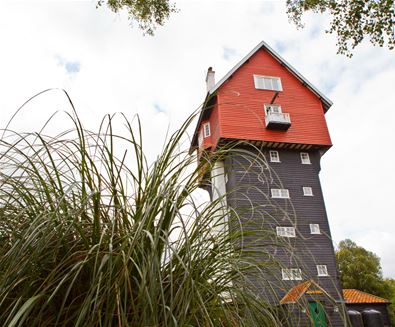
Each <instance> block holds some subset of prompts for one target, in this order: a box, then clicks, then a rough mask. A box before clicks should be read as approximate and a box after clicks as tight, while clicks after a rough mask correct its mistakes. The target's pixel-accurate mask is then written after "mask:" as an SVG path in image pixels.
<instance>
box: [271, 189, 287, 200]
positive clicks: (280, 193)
mask: <svg viewBox="0 0 395 327" xmlns="http://www.w3.org/2000/svg"><path fill="white" fill-rule="evenodd" d="M270 192H271V194H272V198H273V199H289V190H288V189H286V188H272V189H271V190H270Z"/></svg>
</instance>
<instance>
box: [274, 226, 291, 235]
mask: <svg viewBox="0 0 395 327" xmlns="http://www.w3.org/2000/svg"><path fill="white" fill-rule="evenodd" d="M276 231H277V235H278V236H282V237H295V227H276Z"/></svg>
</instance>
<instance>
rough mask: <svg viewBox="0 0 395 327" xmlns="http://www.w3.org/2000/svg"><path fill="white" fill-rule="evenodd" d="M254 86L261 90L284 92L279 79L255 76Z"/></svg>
mask: <svg viewBox="0 0 395 327" xmlns="http://www.w3.org/2000/svg"><path fill="white" fill-rule="evenodd" d="M254 84H255V88H256V89H259V90H273V91H282V90H283V87H282V85H281V79H280V78H279V77H273V76H260V75H254Z"/></svg>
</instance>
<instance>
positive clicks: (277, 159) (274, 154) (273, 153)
mask: <svg viewBox="0 0 395 327" xmlns="http://www.w3.org/2000/svg"><path fill="white" fill-rule="evenodd" d="M269 153H270V161H271V162H280V156H279V154H278V151H270V152H269Z"/></svg>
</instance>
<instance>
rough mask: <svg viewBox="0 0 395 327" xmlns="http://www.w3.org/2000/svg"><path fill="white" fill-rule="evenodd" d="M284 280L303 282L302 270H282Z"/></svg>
mask: <svg viewBox="0 0 395 327" xmlns="http://www.w3.org/2000/svg"><path fill="white" fill-rule="evenodd" d="M281 277H282V280H302V279H303V278H302V269H300V268H282V269H281Z"/></svg>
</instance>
